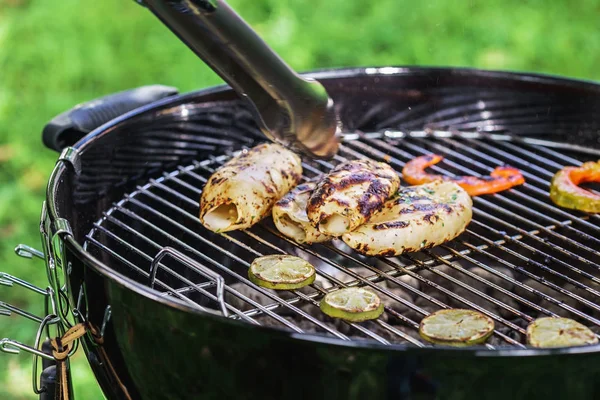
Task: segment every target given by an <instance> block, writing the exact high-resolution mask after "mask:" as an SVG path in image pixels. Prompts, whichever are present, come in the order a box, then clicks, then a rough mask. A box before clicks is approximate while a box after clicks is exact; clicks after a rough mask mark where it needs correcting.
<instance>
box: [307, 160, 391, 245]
mask: <svg viewBox="0 0 600 400" xmlns="http://www.w3.org/2000/svg"><path fill="white" fill-rule="evenodd" d="M399 187H400V178H399V176H398V174H396V172H395V171H394V170H393V169H392V167H390V166H389V165H388V164H386V163H381V162H376V161H370V160H353V161H347V162H344V163H342V164H340V165H338V166H337V167H335V168H334V169H333V170H331V172H329V173H328V174H327V175H326V176H325V177H324V178H323V179H322V180H321V181H319V183H318V184H317V187H316V188H315V190H314V191H313V193H312V194H311V196H310V199H309V201H308V207H307V215H308V219H309V220H310V222H311V223H312V224H313V226H315V227H317V229H318V230H319V231H320V232H321V233H324V234H326V235H331V236H341V235H342V234H344V233H347V232H350V231H353V230H354V229H356V228H357V227H359V226H360V225H362V224H364V223H365V222H367V221H368V220H369V218H370V217H371V215H372V214H373V213H374V212H376V211H378V210H379V209H381V207H382V206H383V203H384V202H385V201H386V200H387V199H388V198H389V197H390V196H391V195H393V194H394V193H395V192H396V191H397V190H398V188H399Z"/></svg>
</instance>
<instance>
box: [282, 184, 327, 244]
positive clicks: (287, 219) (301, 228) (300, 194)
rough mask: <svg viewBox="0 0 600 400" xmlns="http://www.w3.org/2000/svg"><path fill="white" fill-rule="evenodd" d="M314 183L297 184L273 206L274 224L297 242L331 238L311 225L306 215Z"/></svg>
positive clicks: (315, 241)
mask: <svg viewBox="0 0 600 400" xmlns="http://www.w3.org/2000/svg"><path fill="white" fill-rule="evenodd" d="M315 185H316V184H315V183H313V182H308V183H303V184H301V185H298V186H296V187H295V188H294V189H292V190H291V191H290V192H289V193H288V194H286V195H285V196H283V198H282V199H281V200H279V201H278V202H277V203H275V205H274V206H273V222H274V223H275V226H276V227H277V229H278V230H279V232H281V233H282V234H284V235H285V236H287V237H289V238H291V239H293V240H294V241H296V242H297V243H309V244H310V243H319V242H326V241H328V240H330V239H331V237H330V236H328V235H325V234H323V233H321V232H319V230H318V229H317V228H315V227H314V226H312V225H311V224H310V221H309V220H308V216H307V215H306V205H307V203H308V199H309V197H310V195H311V193H312V191H313V189H314V188H315Z"/></svg>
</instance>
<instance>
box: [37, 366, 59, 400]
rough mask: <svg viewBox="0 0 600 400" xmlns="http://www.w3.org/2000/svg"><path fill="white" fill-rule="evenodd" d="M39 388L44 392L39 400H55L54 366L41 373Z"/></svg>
mask: <svg viewBox="0 0 600 400" xmlns="http://www.w3.org/2000/svg"><path fill="white" fill-rule="evenodd" d="M40 386H41V387H42V389H43V390H44V391H43V392H42V393H41V394H40V400H55V399H56V365H51V366H49V367H48V368H46V369H44V370H43V371H42V375H41V378H40Z"/></svg>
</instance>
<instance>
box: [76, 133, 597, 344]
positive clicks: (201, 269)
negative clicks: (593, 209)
mask: <svg viewBox="0 0 600 400" xmlns="http://www.w3.org/2000/svg"><path fill="white" fill-rule="evenodd" d="M498 139H502V140H498ZM507 139H509V137H504V136H501V135H496V136H485V135H481V134H476V133H475V134H471V133H468V134H467V133H465V134H459V133H453V134H451V133H449V132H411V133H402V132H385V133H373V134H356V135H348V136H347V137H346V140H345V142H344V145H343V146H342V147H341V149H340V152H339V154H338V156H336V158H335V159H334V160H332V161H331V162H326V161H316V162H311V163H305V164H304V173H305V179H310V178H312V177H314V176H316V175H318V174H321V173H323V172H326V171H329V170H330V169H331V168H332V167H333V166H334V165H335V164H337V163H339V162H342V161H345V160H347V159H354V158H363V157H368V158H372V159H375V160H378V161H382V160H384V161H386V162H388V163H390V164H391V165H392V166H393V167H394V168H395V169H396V170H397V171H400V170H401V169H402V166H403V165H404V163H405V162H406V161H408V160H410V159H412V158H414V157H416V156H419V155H423V154H428V153H431V152H435V153H439V154H442V155H444V157H445V160H444V161H443V162H442V163H440V164H438V165H437V166H435V167H433V170H434V171H435V172H436V173H440V174H445V175H454V174H457V175H488V174H489V173H490V172H491V171H492V169H493V168H494V167H496V166H498V165H502V164H510V165H513V166H515V167H518V168H519V169H521V171H522V172H523V174H524V176H525V178H526V180H527V183H526V184H525V185H523V186H520V187H517V188H514V189H512V190H510V191H507V192H503V193H500V194H497V195H493V196H482V197H475V198H474V199H473V200H474V216H473V221H472V222H471V224H470V225H469V227H468V229H467V231H466V232H465V233H463V234H462V235H461V236H460V237H458V238H457V239H455V240H453V241H452V242H449V243H447V244H445V245H442V246H438V247H436V248H433V249H430V250H425V251H422V252H419V253H413V254H406V255H403V256H401V257H395V258H387V259H375V258H369V257H363V256H360V255H358V254H357V253H355V252H353V251H352V250H351V249H349V248H347V247H346V246H345V245H344V244H343V243H341V242H339V243H338V242H337V241H336V242H332V243H327V244H315V245H312V246H304V245H298V244H295V243H294V242H293V241H291V240H289V239H287V238H285V237H284V236H282V235H280V234H279V233H278V232H277V230H276V229H275V228H274V226H273V224H272V222H271V221H270V220H269V219H266V220H264V221H263V222H262V223H260V224H258V225H257V226H254V227H253V228H252V229H250V230H248V231H242V232H228V233H226V234H222V235H217V234H213V233H212V232H209V231H207V230H206V229H205V228H203V227H202V226H201V224H200V222H199V220H198V217H197V215H198V200H199V198H200V194H201V188H202V187H203V186H204V183H205V182H206V180H207V178H208V177H209V176H210V175H211V174H212V173H213V172H214V171H215V169H217V168H218V167H219V166H220V165H222V164H223V163H224V162H225V161H226V160H227V159H228V158H229V155H228V156H221V157H215V158H213V159H210V160H205V161H202V162H195V163H193V164H192V165H188V166H179V167H178V168H177V169H176V170H175V171H172V172H170V173H164V174H163V176H162V177H161V178H159V179H155V180H154V179H152V180H150V182H148V183H147V184H146V185H145V186H143V187H142V186H139V187H138V188H137V190H136V191H134V192H133V193H131V194H130V195H127V196H126V197H125V198H124V199H123V200H121V201H120V202H119V203H117V204H114V207H113V208H111V209H110V210H109V211H107V212H106V213H105V214H104V217H103V218H102V220H100V221H98V222H97V223H96V224H95V225H94V228H93V229H92V230H91V232H90V233H89V234H88V236H87V240H86V243H85V246H86V249H87V250H89V251H92V252H93V254H94V255H95V256H97V257H98V258H99V259H101V260H102V261H104V262H106V263H107V264H109V265H111V267H113V268H114V269H117V270H118V271H120V272H122V273H124V274H126V275H128V276H130V277H132V278H134V279H136V280H138V281H140V282H142V283H145V284H148V285H151V286H152V287H154V288H155V289H156V290H158V291H160V292H161V294H162V295H163V296H169V297H171V298H173V299H176V300H177V301H180V302H184V303H187V304H190V305H192V306H194V307H198V308H201V309H203V310H204V309H213V310H218V309H220V308H221V307H225V308H226V310H227V313H228V314H229V318H234V319H240V320H243V321H245V322H247V323H252V324H260V325H266V326H271V327H279V328H284V329H290V330H293V331H296V332H298V333H302V332H310V333H321V334H326V335H332V336H335V337H337V338H340V339H343V340H360V339H367V340H374V341H377V342H380V343H383V344H390V343H409V344H412V345H416V346H427V344H426V343H425V342H423V341H422V340H421V339H420V338H419V336H418V331H417V329H418V325H419V322H420V320H421V319H422V318H423V317H424V316H426V315H428V314H429V313H430V312H432V311H435V310H437V309H440V308H450V307H463V308H471V309H476V310H479V311H481V312H483V313H484V314H486V315H488V316H489V317H491V318H492V319H494V321H496V331H495V332H494V335H493V337H492V339H491V340H489V341H488V344H486V346H487V347H488V348H495V347H498V346H504V345H512V346H517V347H524V336H525V327H526V326H527V324H528V323H529V322H531V321H533V320H534V319H535V318H537V317H538V316H549V315H560V316H567V317H571V318H574V319H576V320H579V321H581V322H582V323H584V324H585V325H587V326H590V327H591V328H592V329H593V330H595V331H596V332H600V305H599V303H600V301H599V299H600V252H599V251H598V250H596V249H597V248H599V247H598V245H599V244H600V240H599V239H598V233H600V216H597V215H587V214H584V213H578V212H574V211H568V210H563V209H560V208H558V207H556V206H555V205H553V204H552V203H551V202H550V200H549V198H548V186H549V180H550V178H551V177H552V175H553V173H554V171H556V169H558V168H561V167H562V166H564V165H578V164H580V163H581V160H577V159H574V158H572V157H570V156H567V155H564V154H562V153H560V152H558V151H557V150H554V149H552V148H550V147H547V146H541V145H539V143H540V142H539V141H535V140H529V141H528V140H519V141H518V142H513V141H511V140H507ZM587 158H589V156H587ZM165 247H169V248H173V249H176V250H177V251H178V252H180V253H183V254H185V255H186V256H188V257H190V258H191V259H192V260H189V261H185V259H184V258H182V257H172V258H170V259H167V258H166V257H165V258H163V259H162V261H160V260H156V261H155V262H153V261H154V260H155V258H156V257H157V254H158V253H159V252H160V251H161V250H162V249H164V248H165ZM276 253H291V254H296V255H299V256H301V257H304V258H306V259H308V260H310V261H311V262H312V263H313V265H315V267H316V268H317V271H318V275H319V278H318V279H317V281H316V282H315V283H314V284H313V285H311V286H310V287H307V288H303V289H302V290H296V291H289V292H274V291H270V290H266V289H264V288H260V287H258V286H256V285H254V284H252V283H251V282H250V281H248V280H247V279H246V271H247V268H248V267H249V265H250V263H251V262H252V260H253V259H254V258H255V257H257V256H261V255H265V254H276ZM161 258H162V257H161ZM158 261H160V262H158ZM151 265H152V267H151ZM159 266H160V268H158V267H159ZM206 268H209V269H210V270H212V271H215V272H216V273H218V274H219V275H221V276H222V277H223V279H224V292H225V294H224V298H223V297H222V296H221V295H220V290H217V289H218V288H217V286H219V284H218V282H217V281H216V280H211V279H209V276H208V274H207V273H206V272H205V271H206ZM356 285H360V286H369V287H371V288H373V289H375V290H376V291H377V292H378V294H379V295H380V296H381V297H382V298H383V299H384V302H385V303H386V312H385V313H384V315H383V316H382V318H380V319H379V320H377V321H369V322H364V323H360V324H355V323H347V322H343V321H340V320H332V319H330V318H328V317H326V316H325V315H323V314H322V313H321V312H320V311H319V309H318V302H319V300H320V299H321V297H322V296H323V294H324V293H326V292H328V291H330V290H332V289H336V288H339V287H345V286H356ZM222 289H223V288H222ZM223 301H224V304H223ZM219 303H221V304H219Z"/></svg>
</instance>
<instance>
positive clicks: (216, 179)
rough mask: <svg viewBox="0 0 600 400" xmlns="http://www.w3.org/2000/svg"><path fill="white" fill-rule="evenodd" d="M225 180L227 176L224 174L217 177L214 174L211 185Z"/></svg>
mask: <svg viewBox="0 0 600 400" xmlns="http://www.w3.org/2000/svg"><path fill="white" fill-rule="evenodd" d="M225 180H227V178H226V177H224V176H222V177H220V178H219V177H217V176H213V177H212V179H211V180H210V184H211V185H218V184H219V183H221V182H224V181H225Z"/></svg>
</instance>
